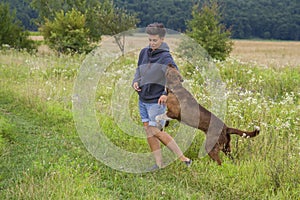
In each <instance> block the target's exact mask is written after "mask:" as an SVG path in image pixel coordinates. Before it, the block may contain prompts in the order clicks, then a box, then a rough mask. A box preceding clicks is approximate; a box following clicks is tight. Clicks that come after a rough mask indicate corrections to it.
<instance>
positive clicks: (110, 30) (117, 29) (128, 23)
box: [94, 1, 139, 55]
mask: <svg viewBox="0 0 300 200" xmlns="http://www.w3.org/2000/svg"><path fill="white" fill-rule="evenodd" d="M98 10H99V11H100V12H95V15H94V19H96V20H97V21H98V26H99V30H101V32H102V33H103V34H106V35H113V37H114V39H115V41H116V43H117V44H118V46H119V48H120V50H121V52H122V55H124V51H125V49H124V47H125V33H124V31H128V30H130V29H133V28H135V27H136V24H137V23H138V22H139V20H138V19H137V17H136V16H135V15H134V14H129V13H127V11H126V10H124V9H121V8H117V7H114V5H113V4H112V3H111V2H108V1H106V2H104V3H103V4H102V5H101V7H100V8H98Z"/></svg>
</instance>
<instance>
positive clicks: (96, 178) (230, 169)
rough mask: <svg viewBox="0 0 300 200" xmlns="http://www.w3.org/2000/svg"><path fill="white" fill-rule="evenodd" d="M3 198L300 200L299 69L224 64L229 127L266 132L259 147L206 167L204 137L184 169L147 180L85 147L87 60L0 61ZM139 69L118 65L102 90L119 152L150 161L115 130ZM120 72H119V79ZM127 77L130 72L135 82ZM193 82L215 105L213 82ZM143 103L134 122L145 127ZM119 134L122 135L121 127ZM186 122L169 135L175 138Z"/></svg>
mask: <svg viewBox="0 0 300 200" xmlns="http://www.w3.org/2000/svg"><path fill="white" fill-rule="evenodd" d="M0 58H1V60H2V61H3V62H2V61H1V64H0V152H1V156H0V199H30V200H31V199H237V200H238V199H251V200H252V199H297V198H298V197H299V196H300V192H299V191H300V186H299V185H300V173H299V169H300V166H299V157H300V146H299V132H300V130H299V129H300V116H299V113H300V107H299V104H300V98H299V97H300V93H299V91H300V70H299V67H294V68H291V67H282V68H263V67H260V66H253V65H250V64H244V63H239V62H238V61H235V60H228V61H226V62H223V63H218V64H217V67H218V69H219V70H220V74H221V77H222V79H223V81H224V82H225V83H226V85H227V91H226V95H227V97H228V101H227V112H226V117H225V121H226V123H228V125H231V126H235V127H239V128H241V129H250V130H251V129H253V126H254V125H259V126H260V127H261V134H260V135H259V136H258V137H256V138H253V139H251V140H247V139H243V138H239V137H235V136H233V137H232V143H231V144H232V151H233V156H234V158H235V159H234V161H232V160H230V159H228V158H227V157H225V156H224V155H222V160H223V161H224V162H223V165H222V166H217V165H216V163H214V162H213V161H211V160H210V158H208V157H207V156H205V157H202V158H198V152H199V150H200V146H201V145H202V143H203V140H204V135H203V133H202V132H200V131H199V132H197V135H196V136H195V138H194V140H193V142H192V145H191V146H190V147H189V149H188V150H187V152H186V155H187V156H189V157H191V158H192V159H193V160H194V162H193V165H192V167H191V168H189V169H187V168H186V167H185V166H184V165H183V164H182V163H180V161H176V162H174V163H172V164H170V165H169V166H167V167H166V168H164V169H162V170H159V171H156V172H153V173H143V174H131V173H125V172H121V171H117V170H114V169H111V168H110V167H108V166H106V165H104V164H103V163H102V162H100V161H97V160H96V159H95V158H94V157H93V156H92V155H91V154H89V152H88V151H87V150H86V148H85V147H84V145H83V143H82V142H81V140H80V138H79V136H78V133H77V131H76V127H75V125H74V121H73V116H72V102H71V100H72V89H73V85H74V80H75V78H76V76H77V73H78V69H79V67H80V65H81V62H82V60H83V57H81V56H74V57H70V56H61V57H56V56H45V55H44V56H37V55H30V54H27V53H25V52H16V51H5V52H0ZM121 67H123V68H124V69H126V70H125V71H127V72H128V70H129V69H132V68H134V67H135V61H134V59H131V58H126V59H121V60H119V61H118V62H115V63H114V64H113V65H112V66H111V68H110V69H108V70H107V73H106V75H105V76H104V77H101V83H99V85H98V89H97V93H96V99H95V102H96V105H97V111H96V112H97V116H98V117H99V118H100V117H101V118H102V119H103V118H104V119H105V120H101V121H100V123H101V126H102V127H104V129H105V132H106V134H107V136H108V137H109V138H110V139H111V140H112V141H113V142H114V143H115V144H116V145H118V146H119V147H123V148H124V149H127V150H129V151H133V152H146V151H147V150H149V149H148V146H147V142H146V141H145V140H143V139H140V138H134V137H130V136H129V135H127V134H126V133H124V132H122V130H121V129H120V128H117V127H116V122H115V121H114V118H113V117H112V116H111V114H112V113H111V109H110V98H111V96H112V91H113V89H111V88H113V87H114V86H115V85H114V84H115V82H116V81H117V80H119V78H120V77H122V73H125V71H122V70H120V69H121ZM116 69H118V70H119V71H117V70H116ZM127 72H126V73H127ZM200 78H201V77H199V74H195V75H193V76H191V80H192V81H191V85H192V87H193V93H194V94H195V96H197V98H198V100H199V102H203V104H204V105H209V102H208V101H209V100H208V99H207V96H206V95H207V93H205V89H204V88H205V83H203V81H202V82H199V81H197V80H198V79H200ZM136 97H137V96H136V95H132V97H131V100H130V106H131V108H132V113H131V117H132V118H133V120H134V122H135V123H136V124H139V121H138V120H139V119H138V114H137V108H136V107H135V106H136ZM112 127H116V128H112ZM176 127H178V123H177V122H172V123H171V126H170V128H168V129H167V131H168V132H170V133H171V134H175V132H176Z"/></svg>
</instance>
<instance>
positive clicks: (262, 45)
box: [231, 40, 300, 67]
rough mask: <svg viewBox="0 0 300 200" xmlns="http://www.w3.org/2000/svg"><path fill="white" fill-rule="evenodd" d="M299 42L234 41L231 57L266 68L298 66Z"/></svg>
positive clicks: (299, 60) (299, 63) (299, 58)
mask: <svg viewBox="0 0 300 200" xmlns="http://www.w3.org/2000/svg"><path fill="white" fill-rule="evenodd" d="M299 50H300V42H299V41H296V42H295V41H293V42H292V41H291V42H289V41H253V40H234V46H233V51H232V52H231V56H233V57H235V58H238V59H240V60H241V61H243V62H255V63H258V64H259V65H265V66H268V67H283V66H294V67H297V66H300V56H299Z"/></svg>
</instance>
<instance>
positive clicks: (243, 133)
mask: <svg viewBox="0 0 300 200" xmlns="http://www.w3.org/2000/svg"><path fill="white" fill-rule="evenodd" d="M259 131H260V128H259V127H258V126H255V127H254V131H252V132H249V131H241V130H239V129H235V128H229V127H228V128H227V133H229V134H237V135H239V136H241V137H245V138H250V137H255V136H257V135H258V134H259Z"/></svg>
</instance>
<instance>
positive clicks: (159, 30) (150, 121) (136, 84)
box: [132, 23, 192, 170]
mask: <svg viewBox="0 0 300 200" xmlns="http://www.w3.org/2000/svg"><path fill="white" fill-rule="evenodd" d="M146 33H147V34H148V39H149V46H147V47H145V48H144V49H142V50H141V52H140V54H139V60H138V67H137V69H136V73H135V75H134V79H133V82H132V86H133V88H134V89H135V90H136V91H137V92H138V95H139V111H140V116H141V119H142V122H143V125H144V128H145V131H146V134H147V141H148V144H149V146H150V149H151V151H152V152H153V155H154V158H155V162H156V164H155V165H154V166H153V168H152V169H153V170H154V169H158V168H161V167H163V165H162V154H161V147H160V142H162V143H163V144H164V145H166V146H167V147H168V148H169V149H170V150H171V151H173V152H174V153H175V154H176V155H177V156H178V157H179V159H180V160H181V161H182V162H184V163H185V164H186V165H187V166H190V165H191V163H192V160H191V159H189V158H187V157H185V156H184V155H183V153H182V151H181V150H180V148H179V147H178V145H177V144H176V142H175V140H174V139H173V138H172V137H171V136H170V135H169V134H168V133H166V132H164V131H161V130H160V129H158V128H157V127H158V125H157V124H156V121H155V117H156V116H157V115H160V114H163V113H164V112H165V111H166V106H165V103H166V101H167V95H166V91H165V82H166V80H165V72H166V68H167V65H168V64H170V63H171V64H173V65H174V66H176V64H175V62H174V60H173V58H172V56H171V54H170V51H169V46H168V45H167V44H166V43H165V42H164V38H165V35H166V29H165V28H164V25H163V24H161V23H153V24H150V25H148V26H147V27H146ZM176 67H177V66H176Z"/></svg>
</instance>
